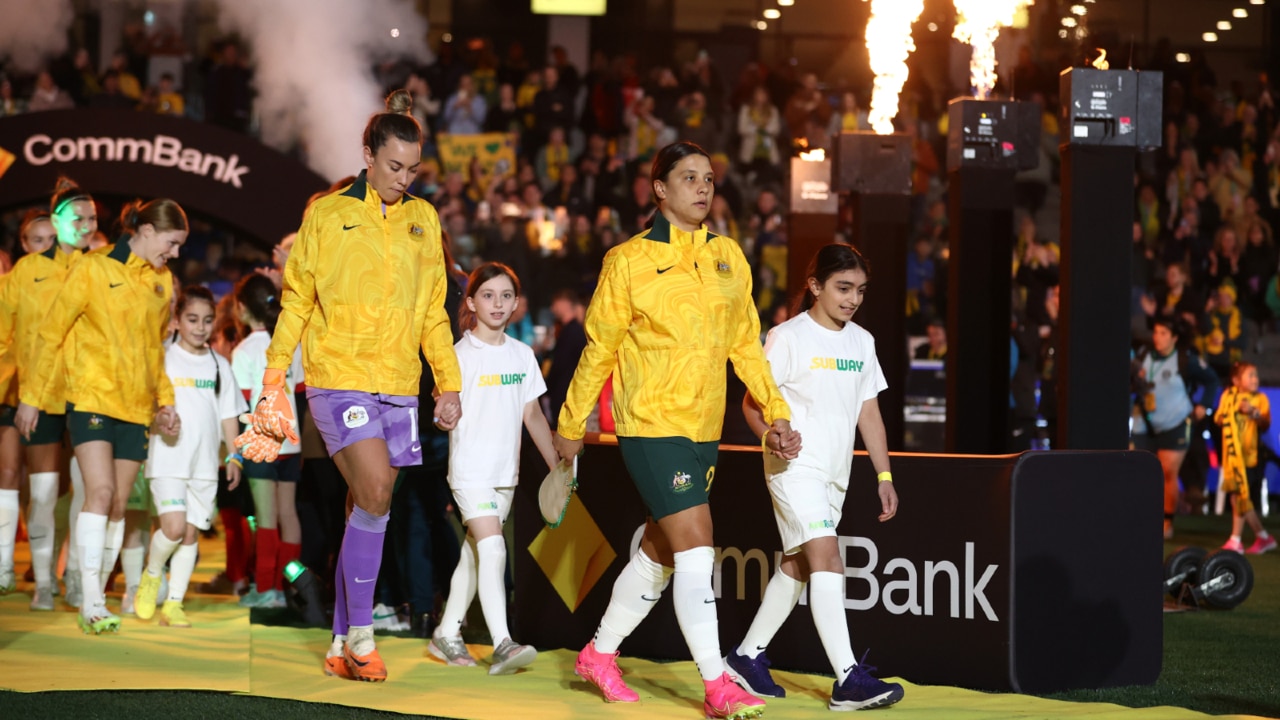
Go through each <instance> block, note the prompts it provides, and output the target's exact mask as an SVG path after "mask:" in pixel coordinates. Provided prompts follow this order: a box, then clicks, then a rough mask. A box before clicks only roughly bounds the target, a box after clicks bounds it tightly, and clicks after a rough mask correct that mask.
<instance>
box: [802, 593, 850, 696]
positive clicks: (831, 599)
mask: <svg viewBox="0 0 1280 720" xmlns="http://www.w3.org/2000/svg"><path fill="white" fill-rule="evenodd" d="M809 609H810V610H811V611H813V626H814V627H816V628H817V629H818V639H819V640H821V641H822V648H823V649H824V650H826V651H827V661H828V662H830V663H831V669H832V670H833V671H834V672H835V674H836V678H837V679H838V680H839V681H840V682H844V679H845V678H847V677H849V673H850V672H851V671H852V670H853V668H854V666H855V665H857V664H858V661H857V660H855V659H854V657H853V646H852V644H851V643H850V642H849V621H848V620H847V619H846V618H845V614H844V575H843V574H841V573H833V572H816V573H812V574H810V575H809Z"/></svg>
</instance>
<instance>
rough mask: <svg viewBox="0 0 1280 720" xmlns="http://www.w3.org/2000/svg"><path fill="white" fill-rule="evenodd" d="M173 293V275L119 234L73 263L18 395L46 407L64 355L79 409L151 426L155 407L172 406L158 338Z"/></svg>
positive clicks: (70, 394) (71, 397)
mask: <svg viewBox="0 0 1280 720" xmlns="http://www.w3.org/2000/svg"><path fill="white" fill-rule="evenodd" d="M172 300H173V276H172V275H170V274H169V271H168V270H167V269H160V270H156V269H155V267H153V266H152V265H151V263H149V262H147V261H146V260H143V259H142V258H140V257H138V256H136V255H134V254H133V253H132V252H130V250H129V243H128V242H126V241H124V240H121V241H120V242H118V243H116V244H115V245H114V246H110V247H109V248H103V249H102V250H96V251H94V252H91V253H89V254H87V255H85V256H84V257H82V258H81V259H80V260H78V261H76V262H75V263H73V264H72V265H71V269H70V271H68V272H67V276H66V282H64V283H63V284H62V287H61V288H60V289H59V290H58V295H57V297H56V298H54V300H53V306H52V307H51V308H50V309H49V313H48V315H46V316H45V318H44V320H43V322H42V323H41V326H40V330H39V333H38V336H37V337H36V341H35V346H34V348H33V349H32V353H31V362H30V368H31V371H30V372H29V373H28V372H26V371H25V369H24V374H23V376H22V377H21V379H20V383H19V384H20V387H19V393H20V394H21V397H22V402H24V403H26V404H28V405H35V406H36V407H39V408H47V407H49V406H50V404H51V403H52V401H53V398H55V397H56V393H57V390H58V377H57V374H58V373H57V371H58V369H59V368H60V367H61V366H60V365H59V364H58V362H57V360H58V359H59V357H61V359H62V360H63V361H64V362H65V366H66V376H67V389H66V401H67V402H69V403H74V404H75V406H76V410H82V411H84V412H92V413H98V414H101V415H106V416H108V417H112V418H115V419H117V420H123V421H125V422H131V423H138V424H140V425H150V424H151V420H152V419H153V418H154V417H155V411H156V408H157V407H158V406H164V405H173V385H172V384H171V383H170V382H169V376H168V375H167V374H166V373H165V370H164V346H163V343H162V336H163V334H164V331H165V329H166V328H167V327H168V325H169V314H170V309H169V307H170V302H171V301H172ZM63 412H65V408H64V409H63Z"/></svg>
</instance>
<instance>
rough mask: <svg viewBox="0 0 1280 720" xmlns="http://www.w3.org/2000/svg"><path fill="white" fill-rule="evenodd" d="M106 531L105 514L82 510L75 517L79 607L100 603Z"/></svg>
mask: <svg viewBox="0 0 1280 720" xmlns="http://www.w3.org/2000/svg"><path fill="white" fill-rule="evenodd" d="M106 533H107V516H106V515H99V514H97V513H91V512H82V513H80V517H78V518H77V519H76V544H77V545H79V546H80V560H81V562H80V585H81V592H82V598H83V599H82V600H81V601H80V607H81V609H82V610H83V609H87V608H92V607H93V606H94V605H102V604H103V602H104V601H103V597H102V581H101V580H100V579H99V578H100V577H101V575H102V556H103V552H102V546H103V542H104V538H105V537H106Z"/></svg>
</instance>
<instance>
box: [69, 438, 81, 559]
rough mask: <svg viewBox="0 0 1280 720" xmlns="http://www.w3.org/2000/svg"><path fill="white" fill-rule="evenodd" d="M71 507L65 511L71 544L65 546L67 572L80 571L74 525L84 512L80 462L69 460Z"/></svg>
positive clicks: (73, 458)
mask: <svg viewBox="0 0 1280 720" xmlns="http://www.w3.org/2000/svg"><path fill="white" fill-rule="evenodd" d="M70 475H71V505H70V506H69V507H68V509H67V537H68V538H70V539H71V544H70V545H68V546H67V572H76V571H78V570H79V569H80V536H79V535H77V534H76V524H77V523H79V522H80V513H81V512H83V511H84V475H83V474H81V472H80V461H78V460H76V459H75V457H74V456H73V457H72V458H71V468H70Z"/></svg>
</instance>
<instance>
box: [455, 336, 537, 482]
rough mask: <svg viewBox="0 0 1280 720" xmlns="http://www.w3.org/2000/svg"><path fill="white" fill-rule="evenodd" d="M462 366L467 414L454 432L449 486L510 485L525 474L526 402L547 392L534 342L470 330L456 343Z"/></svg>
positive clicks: (464, 410) (461, 396) (464, 407)
mask: <svg viewBox="0 0 1280 720" xmlns="http://www.w3.org/2000/svg"><path fill="white" fill-rule="evenodd" d="M453 347H454V351H455V352H456V353H457V355H458V365H459V366H460V367H461V368H462V392H461V393H459V397H460V399H461V400H462V419H461V420H459V421H458V426H457V427H455V428H454V429H453V431H452V432H450V433H449V487H451V488H464V487H470V488H475V487H509V486H512V485H515V484H516V482H517V479H518V477H519V474H520V439H521V437H522V435H523V426H524V407H525V405H526V404H527V403H528V402H530V401H532V400H537V399H538V398H539V397H541V396H542V394H543V393H545V392H546V391H547V385H546V382H545V381H544V380H543V379H542V370H541V369H540V368H539V367H538V359H537V358H536V357H534V355H533V349H532V348H530V347H529V346H528V345H525V344H524V343H522V342H520V341H519V340H516V339H515V338H513V337H510V336H507V337H505V338H504V340H503V343H502V344H501V345H490V344H488V343H486V342H483V341H481V340H480V339H479V338H477V337H476V336H475V335H472V334H471V332H470V331H467V332H466V333H464V334H463V336H462V339H461V340H459V341H458V342H457V344H456V345H454V346H453Z"/></svg>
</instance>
